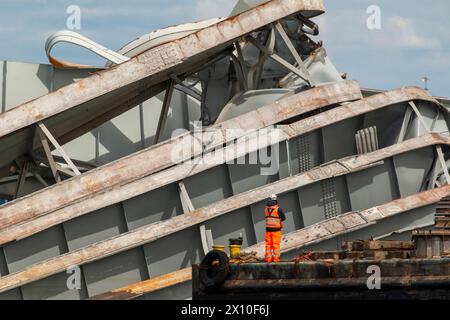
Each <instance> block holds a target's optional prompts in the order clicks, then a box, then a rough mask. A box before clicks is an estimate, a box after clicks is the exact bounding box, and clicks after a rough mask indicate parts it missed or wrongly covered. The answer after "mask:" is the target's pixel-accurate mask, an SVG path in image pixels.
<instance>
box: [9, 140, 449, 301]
mask: <svg viewBox="0 0 450 320" xmlns="http://www.w3.org/2000/svg"><path fill="white" fill-rule="evenodd" d="M449 143H450V137H449V136H448V135H440V134H432V135H427V136H424V137H420V138H416V139H411V140H407V141H405V142H403V143H402V144H399V145H394V146H391V147H388V148H385V149H381V150H378V151H375V152H373V153H369V154H365V155H360V156H356V157H349V158H346V159H342V160H340V161H337V162H334V163H330V164H327V165H324V166H322V167H319V168H315V169H313V170H311V171H310V172H307V173H304V174H300V175H298V176H295V177H291V178H286V179H284V180H281V181H278V182H275V183H272V184H270V185H267V186H264V187H261V188H258V189H256V190H251V191H249V192H245V193H242V194H239V195H236V196H234V197H231V198H228V199H225V200H223V201H220V202H218V203H215V204H212V205H209V206H206V207H204V208H201V209H198V210H196V211H194V212H191V213H187V214H184V215H181V216H177V217H174V218H172V219H169V220H166V221H161V222H157V223H154V224H151V225H148V226H145V227H142V228H139V229H136V230H133V231H130V232H127V233H124V234H121V235H118V236H116V237H114V238H111V239H107V240H104V241H101V242H99V243H96V244H92V245H90V246H87V247H84V248H81V249H78V250H75V251H72V252H70V253H67V254H65V255H61V256H58V257H55V258H52V259H49V260H47V261H44V262H41V263H37V264H34V265H32V266H29V267H28V268H26V269H25V270H23V271H19V272H17V273H15V274H11V275H8V276H6V277H2V278H0V292H3V291H7V290H9V289H13V288H15V287H17V286H21V285H23V284H26V283H30V282H33V281H36V280H39V279H42V278H45V277H48V276H50V275H52V274H56V273H58V272H61V271H64V270H65V268H67V267H69V266H73V265H82V264H86V263H89V262H93V261H96V260H99V259H102V258H105V257H108V256H110V255H115V254H118V253H121V252H124V251H127V250H130V249H132V248H136V247H138V246H140V245H143V244H146V243H149V242H152V241H155V240H157V239H160V238H162V237H166V236H167V235H170V234H174V233H176V232H178V231H181V230H183V229H186V228H188V227H192V226H194V225H197V224H200V223H202V222H205V221H209V220H211V219H213V218H216V217H218V216H221V215H224V214H226V213H229V212H233V211H235V210H237V209H239V208H243V207H246V206H249V205H251V204H253V203H257V202H260V201H263V200H264V199H266V198H267V195H268V194H271V193H284V192H288V191H290V190H295V189H298V188H300V187H301V186H305V185H308V184H311V183H313V182H317V181H321V180H324V179H327V178H329V177H335V176H339V175H343V174H347V173H350V172H356V171H359V170H364V169H365V168H368V167H370V166H371V165H374V164H376V163H377V162H379V161H380V160H382V159H385V158H386V157H391V156H393V155H396V154H402V153H405V152H408V151H411V150H415V149H418V148H423V147H425V146H430V145H434V144H449ZM449 192H450V186H446V187H443V188H441V189H438V191H436V192H435V191H434V190H431V191H428V193H424V194H426V195H430V196H429V197H427V199H428V198H429V199H432V200H433V201H434V202H437V201H439V200H440V199H441V198H443V197H444V196H446V195H448V193H449ZM443 193H445V194H443ZM424 198H425V197H424V196H419V197H418V200H420V201H422V202H423V200H424ZM437 198H439V199H437ZM405 199H406V200H405ZM414 199H416V198H411V197H406V198H404V199H400V200H396V201H394V203H395V204H396V205H395V206H392V205H390V206H388V207H387V209H380V208H384V207H383V206H379V207H377V208H378V210H377V211H376V212H375V213H374V212H373V211H371V210H366V211H362V213H361V214H359V213H353V214H357V215H358V217H360V218H359V220H358V219H356V221H360V220H361V219H363V218H361V217H364V219H363V220H364V222H365V223H366V222H367V221H369V220H370V219H374V218H373V217H374V216H377V217H379V218H380V217H381V218H382V217H385V216H386V215H388V214H389V212H391V211H392V208H397V209H398V208H413V207H414V206H416V205H418V201H417V199H416V201H414ZM422 202H420V203H422ZM345 217H346V216H344V218H342V219H341V218H340V217H338V218H336V219H341V220H339V221H340V222H337V223H334V224H338V225H342V221H344V222H345V221H347V219H346V218H345ZM354 219H355V218H354ZM329 221H331V220H329ZM331 226H333V224H332V225H330V227H331ZM334 228H337V227H336V226H334ZM352 228H353V227H352ZM352 230H353V229H352ZM289 243H292V242H289Z"/></svg>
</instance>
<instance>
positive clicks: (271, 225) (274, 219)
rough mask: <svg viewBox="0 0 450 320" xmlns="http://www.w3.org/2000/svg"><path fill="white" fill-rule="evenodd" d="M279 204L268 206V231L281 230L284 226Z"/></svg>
mask: <svg viewBox="0 0 450 320" xmlns="http://www.w3.org/2000/svg"><path fill="white" fill-rule="evenodd" d="M279 209H280V206H279V205H274V206H267V207H266V209H265V213H266V230H267V231H280V230H281V229H282V228H283V222H282V221H281V217H280V214H279V212H278V210H279Z"/></svg>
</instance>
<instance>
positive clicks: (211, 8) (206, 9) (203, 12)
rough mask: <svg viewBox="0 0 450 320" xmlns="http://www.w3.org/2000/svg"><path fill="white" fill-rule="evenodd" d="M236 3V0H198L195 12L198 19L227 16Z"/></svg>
mask: <svg viewBox="0 0 450 320" xmlns="http://www.w3.org/2000/svg"><path fill="white" fill-rule="evenodd" d="M236 3H237V1H236V0H196V1H195V12H196V16H197V19H200V20H203V19H209V18H219V17H227V16H228V15H229V14H230V13H231V11H232V10H233V8H234V6H235V5H236Z"/></svg>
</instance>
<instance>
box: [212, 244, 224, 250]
mask: <svg viewBox="0 0 450 320" xmlns="http://www.w3.org/2000/svg"><path fill="white" fill-rule="evenodd" d="M212 248H213V249H214V250H219V251H225V246H221V245H216V246H213V247H212Z"/></svg>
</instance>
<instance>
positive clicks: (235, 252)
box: [230, 244, 241, 259]
mask: <svg viewBox="0 0 450 320" xmlns="http://www.w3.org/2000/svg"><path fill="white" fill-rule="evenodd" d="M239 253H241V246H240V245H238V244H232V245H230V257H231V259H236V258H238V257H239Z"/></svg>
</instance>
